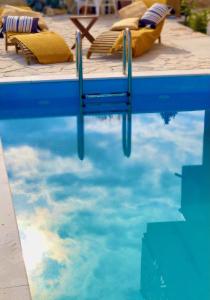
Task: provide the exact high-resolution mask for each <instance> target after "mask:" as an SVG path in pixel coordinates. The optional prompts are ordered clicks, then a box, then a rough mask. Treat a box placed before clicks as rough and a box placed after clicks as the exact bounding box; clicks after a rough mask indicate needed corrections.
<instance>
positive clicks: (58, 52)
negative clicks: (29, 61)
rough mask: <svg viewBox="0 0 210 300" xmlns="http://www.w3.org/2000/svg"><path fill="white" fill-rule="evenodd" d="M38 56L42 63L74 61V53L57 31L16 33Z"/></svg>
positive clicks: (17, 37) (18, 38)
mask: <svg viewBox="0 0 210 300" xmlns="http://www.w3.org/2000/svg"><path fill="white" fill-rule="evenodd" d="M14 38H15V39H16V40H18V41H20V42H21V43H22V44H24V45H25V46H26V47H27V48H28V49H29V50H30V51H31V52H32V53H33V54H34V56H35V57H36V58H37V60H38V62H39V63H40V64H53V63H61V62H70V61H73V54H72V52H71V50H70V49H69V47H68V45H67V44H66V42H65V41H64V39H63V38H62V37H61V36H60V35H59V34H57V33H55V32H50V31H45V32H40V33H34V34H33V33H29V34H22V35H19V34H17V35H15V36H14Z"/></svg>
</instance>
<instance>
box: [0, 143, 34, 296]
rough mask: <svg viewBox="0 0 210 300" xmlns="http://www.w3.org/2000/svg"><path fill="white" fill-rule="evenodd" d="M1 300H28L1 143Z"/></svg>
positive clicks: (28, 291)
mask: <svg viewBox="0 0 210 300" xmlns="http://www.w3.org/2000/svg"><path fill="white" fill-rule="evenodd" d="M0 266H1V272H0V300H31V296H30V289H29V284H28V279H27V275H26V270H25V265H24V262H23V256H22V250H21V245H20V238H19V233H18V227H17V221H16V216H15V212H14V207H13V203H12V195H11V191H10V186H9V182H8V177H7V172H6V167H5V162H4V154H3V149H2V144H1V141H0Z"/></svg>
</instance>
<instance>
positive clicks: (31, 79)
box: [0, 69, 210, 84]
mask: <svg viewBox="0 0 210 300" xmlns="http://www.w3.org/2000/svg"><path fill="white" fill-rule="evenodd" d="M190 75H192V76H193V75H210V69H195V70H183V71H182V72H180V70H179V71H178V70H171V71H168V70H167V71H144V72H133V77H166V76H190ZM124 77H125V76H124V75H123V74H122V73H106V74H104V73H95V74H94V76H92V75H90V74H87V75H86V74H85V75H84V79H100V78H107V79H112V78H124ZM76 79H77V76H76V74H75V75H67V74H65V75H44V74H43V75H32V76H27V77H6V78H4V77H3V78H0V84H1V83H10V82H11V83H14V82H17V83H18V82H21V83H22V82H37V81H59V80H76Z"/></svg>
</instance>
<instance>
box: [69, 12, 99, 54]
mask: <svg viewBox="0 0 210 300" xmlns="http://www.w3.org/2000/svg"><path fill="white" fill-rule="evenodd" d="M88 19H89V20H90V21H89V23H88V25H87V27H85V26H84V25H83V24H82V23H81V21H82V20H88ZM70 20H71V21H72V22H73V23H74V25H75V26H76V27H77V28H78V29H79V31H80V32H81V38H82V39H83V38H84V37H86V38H87V39H88V41H89V42H90V43H91V44H92V43H93V42H94V41H95V39H94V37H93V36H92V34H90V29H91V28H92V27H93V25H94V24H95V22H96V21H97V20H98V16H96V15H82V16H80V15H78V16H71V17H70ZM74 48H75V44H74V45H73V46H72V47H71V49H74Z"/></svg>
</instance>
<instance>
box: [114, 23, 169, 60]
mask: <svg viewBox="0 0 210 300" xmlns="http://www.w3.org/2000/svg"><path fill="white" fill-rule="evenodd" d="M163 24H164V21H162V22H161V23H159V24H158V25H157V27H156V28H155V29H148V28H140V29H139V30H131V39H132V54H133V57H138V56H141V55H142V54H144V53H145V52H147V51H149V50H150V49H151V47H152V45H153V44H154V42H155V41H156V40H157V39H158V38H159V37H160V34H161V31H162V28H163ZM122 48H123V31H122V32H121V33H120V34H119V37H118V38H117V40H116V42H115V43H114V45H113V47H112V49H111V53H115V52H118V51H120V50H122Z"/></svg>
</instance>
